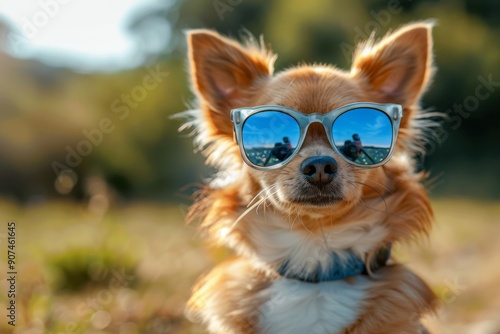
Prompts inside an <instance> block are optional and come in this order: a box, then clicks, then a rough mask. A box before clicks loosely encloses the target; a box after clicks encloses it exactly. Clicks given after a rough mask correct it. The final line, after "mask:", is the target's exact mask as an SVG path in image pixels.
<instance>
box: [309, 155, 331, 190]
mask: <svg viewBox="0 0 500 334" xmlns="http://www.w3.org/2000/svg"><path fill="white" fill-rule="evenodd" d="M300 167H301V169H302V174H304V176H305V177H306V180H307V181H309V183H311V184H313V185H315V186H317V187H322V186H324V185H327V184H328V183H330V182H331V181H332V180H333V178H334V177H335V174H336V173H337V162H336V161H335V160H334V159H333V158H331V157H327V156H318V157H310V158H307V159H306V160H304V161H303V162H302V165H301V166H300Z"/></svg>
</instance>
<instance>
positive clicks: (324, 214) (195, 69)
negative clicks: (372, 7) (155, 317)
mask: <svg viewBox="0 0 500 334" xmlns="http://www.w3.org/2000/svg"><path fill="white" fill-rule="evenodd" d="M432 27H433V24H432V22H416V23H412V24H408V25H406V26H403V27H401V28H399V29H398V30H396V31H395V32H393V33H390V34H388V35H386V36H385V37H383V38H382V39H380V40H375V39H374V38H373V37H372V38H370V39H369V40H368V41H365V42H363V43H360V44H359V45H358V46H357V48H356V51H355V52H354V55H353V62H352V66H351V69H350V70H349V71H343V70H340V69H338V68H336V67H334V66H330V65H321V64H313V65H300V66H297V67H293V68H290V69H287V70H284V71H282V72H280V73H277V74H273V72H274V69H273V64H274V61H275V59H276V56H275V55H274V54H273V53H272V52H271V51H269V49H267V48H266V47H265V46H264V43H263V41H262V39H261V40H260V42H257V41H256V40H255V39H252V38H250V39H249V41H247V42H246V43H239V42H237V41H235V40H232V39H229V38H226V37H223V36H221V35H219V34H218V33H216V32H214V31H210V30H204V29H200V30H191V31H188V33H187V41H188V53H189V68H190V75H191V83H192V88H193V92H194V94H195V96H196V102H195V103H196V105H195V106H194V107H193V109H192V110H191V111H188V113H189V115H190V119H189V121H188V122H187V123H186V124H185V125H184V127H192V128H193V129H194V133H195V144H196V146H197V147H198V148H200V150H201V152H202V153H203V155H204V156H205V158H206V163H207V164H208V165H210V166H213V167H215V168H216V169H217V170H218V172H217V173H216V175H215V176H214V178H213V180H212V181H211V182H210V183H209V184H208V185H207V186H206V188H204V189H202V190H200V192H199V194H198V195H199V196H197V197H196V199H195V202H194V204H193V206H192V208H191V211H190V214H189V216H188V220H196V219H198V220H201V223H200V229H201V231H202V232H203V235H204V236H206V237H207V238H208V239H209V240H211V241H212V242H214V243H215V244H216V245H219V246H220V245H223V246H226V247H229V248H231V249H233V250H234V252H235V257H234V258H231V259H229V260H226V261H225V262H223V263H221V264H219V265H217V266H216V267H215V268H214V269H213V270H212V271H211V272H209V273H208V274H206V275H204V276H203V277H201V278H200V280H199V281H198V283H197V284H196V285H195V287H194V289H193V292H192V296H191V297H190V299H189V301H188V302H187V305H186V315H187V317H188V318H189V319H190V320H192V321H194V322H199V323H202V324H203V325H204V326H205V327H206V328H207V329H208V331H209V332H210V333H256V334H257V333H258V334H260V333H271V334H295V333H297V334H304V333H310V334H334V333H345V334H347V333H348V334H357V333H384V334H387V333H427V330H426V329H425V326H423V325H422V318H423V317H424V316H425V315H427V314H432V313H433V312H435V308H436V303H435V301H436V300H437V298H436V296H435V295H434V293H433V292H432V290H431V289H430V288H429V286H428V285H427V284H426V283H425V282H424V281H423V280H422V279H420V278H419V277H418V276H417V275H415V274H414V273H412V271H411V270H410V269H408V268H407V267H406V266H404V265H402V264H397V263H395V262H394V261H393V260H392V259H391V253H390V250H391V246H392V245H394V244H395V243H401V242H404V241H407V240H410V239H413V238H414V237H415V236H419V235H427V234H428V233H429V231H430V228H431V225H432V222H433V211H432V208H431V205H430V202H429V198H428V196H427V194H426V190H425V188H424V186H423V185H422V181H423V180H424V179H425V177H426V174H425V173H423V172H416V161H417V158H418V157H419V156H420V155H421V154H422V153H423V152H424V149H425V140H426V133H427V132H428V131H427V130H428V129H429V128H430V127H432V126H436V124H434V123H433V121H432V120H430V118H429V114H428V113H426V112H424V111H423V110H422V109H421V108H420V107H419V100H420V98H421V96H422V94H423V93H424V91H425V90H426V88H427V87H428V85H429V83H430V81H431V79H432V76H433V73H434V67H433V55H432V36H431V32H432Z"/></svg>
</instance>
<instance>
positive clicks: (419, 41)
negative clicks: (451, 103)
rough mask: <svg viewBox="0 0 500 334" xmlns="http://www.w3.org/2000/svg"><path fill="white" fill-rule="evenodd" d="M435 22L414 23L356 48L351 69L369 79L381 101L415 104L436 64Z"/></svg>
mask: <svg viewBox="0 0 500 334" xmlns="http://www.w3.org/2000/svg"><path fill="white" fill-rule="evenodd" d="M432 26H433V24H432V23H414V24H410V25H407V26H405V27H403V28H401V29H399V30H397V31H396V32H395V33H393V34H391V35H389V36H387V37H385V38H383V39H382V40H381V41H380V42H379V43H377V44H375V45H373V43H371V42H366V43H365V44H362V45H360V47H358V49H357V50H356V52H355V55H354V61H353V65H352V69H351V73H352V74H353V75H355V76H361V77H363V78H365V79H366V80H367V81H368V84H369V85H370V89H371V90H374V91H375V92H376V93H377V94H379V95H380V97H381V99H380V100H381V102H392V103H398V104H401V105H403V106H404V107H411V106H412V105H414V104H415V103H416V102H418V100H419V98H420V96H421V95H422V93H423V92H424V91H425V88H426V87H427V85H428V83H429V81H430V79H431V76H432V74H433V68H432V37H431V30H432Z"/></svg>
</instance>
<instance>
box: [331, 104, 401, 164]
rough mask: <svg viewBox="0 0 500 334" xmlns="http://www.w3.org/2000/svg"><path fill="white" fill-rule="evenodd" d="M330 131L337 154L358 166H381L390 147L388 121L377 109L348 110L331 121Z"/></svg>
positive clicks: (390, 128)
mask: <svg viewBox="0 0 500 334" xmlns="http://www.w3.org/2000/svg"><path fill="white" fill-rule="evenodd" d="M331 131H332V137H333V141H334V143H335V146H336V147H337V149H338V150H339V152H340V153H341V154H342V155H343V156H344V157H345V158H346V159H349V160H351V161H354V162H356V163H358V164H361V165H375V164H377V163H379V162H381V161H382V160H384V159H385V158H386V157H387V155H388V154H389V152H390V149H391V146H392V123H391V120H390V119H389V116H387V115H386V114H385V113H383V112H381V111H379V110H377V109H372V108H357V109H352V110H349V111H347V112H345V113H343V114H342V115H340V116H339V117H338V118H337V119H336V120H335V122H334V123H333V125H332V130H331Z"/></svg>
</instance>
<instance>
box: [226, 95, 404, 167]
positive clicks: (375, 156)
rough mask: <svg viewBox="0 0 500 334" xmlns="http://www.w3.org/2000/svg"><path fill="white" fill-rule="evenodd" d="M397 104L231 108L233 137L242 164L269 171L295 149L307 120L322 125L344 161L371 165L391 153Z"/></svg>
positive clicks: (397, 120)
mask: <svg viewBox="0 0 500 334" xmlns="http://www.w3.org/2000/svg"><path fill="white" fill-rule="evenodd" d="M402 116H403V109H402V107H401V106H400V105H398V104H378V103H370V102H361V103H352V104H348V105H345V106H343V107H340V108H338V109H335V110H333V111H330V112H329V113H327V114H318V113H314V114H303V113H301V112H298V111H296V110H293V109H289V108H286V107H282V106H273V105H265V106H258V107H250V108H237V109H233V110H231V120H232V122H233V124H234V132H235V134H236V141H237V142H238V145H239V147H240V151H241V155H242V157H243V160H244V161H245V163H246V164H248V165H249V166H250V167H253V168H255V169H258V170H271V169H276V168H280V167H282V166H284V165H285V164H287V163H288V162H289V161H290V160H291V159H292V158H293V157H294V156H295V155H296V154H297V152H298V151H299V149H300V147H301V146H302V143H303V142H304V138H305V136H306V133H307V129H308V127H309V125H311V124H312V123H315V122H318V123H321V124H323V127H324V128H325V132H326V136H327V137H328V140H329V142H330V144H331V145H332V147H333V149H334V150H335V151H336V152H337V153H338V154H339V155H340V156H342V157H343V158H344V159H345V160H346V161H347V162H348V163H350V164H352V165H355V166H358V167H362V168H374V167H378V166H381V165H383V164H385V163H386V162H387V161H389V159H390V158H391V156H392V154H393V153H394V147H395V145H394V143H395V141H396V137H397V134H398V129H399V123H400V121H401V117H402Z"/></svg>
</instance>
